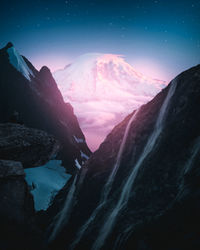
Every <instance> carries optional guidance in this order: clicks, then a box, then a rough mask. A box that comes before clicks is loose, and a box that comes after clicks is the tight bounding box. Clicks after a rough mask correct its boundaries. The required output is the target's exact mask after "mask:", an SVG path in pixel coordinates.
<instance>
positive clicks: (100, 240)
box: [92, 80, 177, 250]
mask: <svg viewBox="0 0 200 250" xmlns="http://www.w3.org/2000/svg"><path fill="white" fill-rule="evenodd" d="M176 85H177V81H176V80H173V81H172V82H171V86H170V88H169V90H168V94H167V96H166V98H165V100H164V102H163V104H162V106H161V109H160V112H159V115H158V118H157V121H156V124H155V127H154V130H153V132H152V134H151V136H150V137H149V138H148V141H147V143H146V145H145V147H144V150H143V152H142V154H141V156H140V158H139V160H138V161H137V163H136V165H135V166H134V168H133V170H132V172H131V174H130V175H129V177H128V179H127V181H126V182H125V184H124V187H123V189H122V193H121V195H120V197H119V200H118V202H117V205H116V206H115V208H114V209H113V210H112V211H111V212H110V214H109V215H108V216H107V217H106V219H105V223H104V224H103V226H102V227H101V229H100V231H99V235H98V237H97V239H96V241H95V242H94V244H93V246H92V249H93V250H98V249H100V248H101V247H102V246H103V244H104V241H105V240H106V238H107V236H108V235H109V233H110V231H111V230H112V227H113V226H114V224H115V221H116V218H117V215H118V214H119V212H120V211H121V209H122V208H123V207H125V206H126V205H127V203H128V200H129V196H130V192H131V190H132V187H133V184H134V181H135V179H136V176H137V173H138V170H139V169H140V166H141V165H142V163H143V161H144V159H145V158H146V157H147V156H148V155H149V153H150V152H151V151H152V149H153V147H154V145H155V143H156V141H157V139H158V137H159V135H160V132H161V131H162V127H163V126H162V125H163V120H164V118H165V114H166V110H167V107H168V105H169V103H170V100H171V98H172V96H173V94H174V92H175V89H176Z"/></svg>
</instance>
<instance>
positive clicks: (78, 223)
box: [51, 65, 200, 250]
mask: <svg viewBox="0 0 200 250" xmlns="http://www.w3.org/2000/svg"><path fill="white" fill-rule="evenodd" d="M173 86H174V93H172V96H171V98H169V102H168V103H167V105H165V104H166V103H165V102H166V100H167V99H168V95H169V93H170V91H171V90H170V89H171V88H173ZM199 106H200V66H199V65H198V66H196V67H194V68H191V69H189V70H187V71H185V72H183V73H182V74H180V75H179V76H178V77H176V79H175V80H173V81H172V82H171V83H170V84H169V85H168V87H167V88H165V89H164V90H163V91H162V92H161V93H159V94H158V95H157V96H156V97H155V98H154V99H153V100H152V101H150V102H149V103H148V104H146V105H143V106H142V107H141V108H140V110H139V111H138V112H137V115H136V118H135V119H133V122H132V123H131V124H130V130H129V133H128V137H127V140H126V143H125V146H124V150H123V153H122V157H121V161H120V165H119V168H118V170H117V173H116V176H115V178H114V181H113V183H112V187H111V189H110V192H109V194H108V196H107V199H106V202H105V204H104V205H103V206H102V207H101V209H99V211H98V213H97V214H96V216H95V217H94V219H93V220H92V221H91V222H90V223H89V225H88V227H86V230H84V233H83V234H82V237H80V239H79V240H77V239H78V236H79V235H80V229H81V228H82V226H83V225H84V224H85V222H86V221H88V220H90V218H91V215H93V214H94V211H95V209H96V208H97V207H98V204H99V201H100V199H101V198H100V197H101V196H102V195H103V194H102V193H101V192H102V190H103V192H105V189H103V187H105V183H106V181H107V180H108V177H109V175H110V173H111V171H112V169H113V167H114V166H115V164H116V159H117V154H118V152H119V149H120V145H121V142H122V139H123V135H124V132H125V129H126V127H127V124H128V122H129V120H130V119H131V117H132V115H133V114H132V115H130V116H128V117H127V118H126V119H124V121H122V122H121V123H120V124H119V125H117V126H116V127H115V128H114V129H113V130H112V132H111V133H110V134H109V135H108V136H107V138H106V140H105V141H104V142H103V143H102V144H101V146H100V148H99V150H97V151H96V152H95V153H94V154H93V155H92V156H91V158H90V159H89V160H88V162H87V164H86V165H85V166H84V167H83V169H82V175H80V178H81V177H82V176H83V175H85V177H84V181H83V183H82V184H81V185H80V184H79V182H77V191H76V195H75V200H76V203H75V205H74V207H73V213H72V215H71V218H70V220H69V222H68V224H67V225H65V227H64V229H63V230H62V232H61V233H60V234H59V235H58V236H57V239H56V240H55V241H54V242H52V245H51V247H52V248H53V249H65V248H64V247H66V246H67V245H68V246H70V245H71V246H73V247H72V249H91V248H92V246H93V249H136V250H140V249H149V250H150V249H151V250H154V249H159V250H160V249H166V250H171V249H177V250H178V249H180V250H182V249H188V250H189V249H199V246H200V240H199V237H198V235H199V233H200V232H199V227H198V225H199V222H200V216H199V213H198V211H199V209H200V204H199V198H200V186H199V176H200V168H199V166H200V157H199V152H200V139H199V138H200V125H199V124H200V113H199ZM161 111H162V112H163V117H162V119H161V122H160V123H161V124H160V125H159V126H158V124H159V121H158V120H159V119H160V116H161V114H160V113H161ZM158 129H159V132H157V137H155V136H154V137H153V136H152V135H154V134H155V131H156V130H158ZM155 138H156V139H155ZM151 139H152V141H151ZM154 139H155V141H153V140H154ZM147 146H148V150H147ZM150 146H151V149H149V148H150ZM145 152H147V153H145ZM144 156H145V157H144ZM141 159H142V160H141ZM138 162H139V163H140V164H138ZM136 166H139V169H138V171H137V172H136V171H135V170H134V167H136ZM133 171H135V172H134V173H135V175H133ZM131 176H133V177H134V181H133V183H131V182H132V180H131V179H130V177H131ZM128 182H130V183H131V186H130V190H129V191H130V192H129V193H127V192H126V190H125V187H127V186H126V184H127V183H128ZM109 188H110V187H109ZM127 190H128V189H127ZM122 194H123V195H124V197H125V198H126V199H125V198H124V197H122ZM63 195H64V194H63ZM63 198H64V197H63ZM120 199H122V200H123V203H122V206H121V207H120V209H118V212H117V213H113V211H115V212H116V210H115V209H116V208H117V206H118V208H119V204H120ZM114 215H115V220H114V222H113V224H112V227H111V230H110V231H109V232H108V234H107V235H106V237H105V238H104V239H103V243H102V242H101V244H102V246H101V247H100V248H98V247H97V245H95V244H94V242H96V240H97V239H99V237H100V234H101V232H102V229H103V228H104V225H106V222H107V221H109V220H110V219H111V217H112V216H114ZM106 230H108V228H106ZM106 230H105V231H106ZM159 238H160V239H161V240H160V239H159ZM100 239H101V237H100ZM76 241H77V242H76ZM74 242H76V244H73V243H74Z"/></svg>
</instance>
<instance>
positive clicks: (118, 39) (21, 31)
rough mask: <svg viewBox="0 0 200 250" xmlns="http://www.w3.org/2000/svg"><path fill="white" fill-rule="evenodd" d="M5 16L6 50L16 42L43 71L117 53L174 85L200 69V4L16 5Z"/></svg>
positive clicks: (5, 6)
mask: <svg viewBox="0 0 200 250" xmlns="http://www.w3.org/2000/svg"><path fill="white" fill-rule="evenodd" d="M0 16H1V23H2V24H3V25H1V27H0V34H1V40H0V46H1V47H3V46H5V44H6V43H7V42H8V41H11V42H13V43H14V45H15V46H16V48H17V49H18V50H19V51H20V52H21V53H22V54H23V55H25V56H26V57H27V58H28V59H29V60H30V61H31V62H32V63H33V64H34V65H35V66H36V67H37V68H38V69H39V68H40V67H41V66H43V65H47V66H49V67H50V69H51V70H52V71H55V70H57V69H59V68H63V67H64V66H66V65H67V64H68V63H70V62H72V61H73V60H75V58H76V57H78V56H80V55H82V54H85V53H94V52H95V53H111V54H120V55H124V56H125V58H126V61H127V62H128V63H129V64H131V65H132V66H133V67H135V68H136V69H137V70H139V71H141V72H142V73H145V74H147V75H150V76H151V77H154V78H159V79H163V80H166V81H169V80H171V79H172V78H173V77H174V76H176V75H177V74H178V73H180V72H181V71H183V70H185V69H187V68H189V67H192V66H194V65H196V64H198V63H200V57H199V54H200V32H199V30H200V1H199V0H198V1H197V0H192V1H189V0H178V1H174V0H173V1H172V0H168V1H165V0H153V1H152V0H131V1H126V0H125V1H120V0H118V1H114V0H109V1H103V0H101V1H100V0H96V1H92V0H91V1H88V0H85V1H82V0H67V1H65V0H64V1H60V0H59V1H54V0H51V1H39V0H34V1H25V0H22V1H14V0H10V1H2V2H1V9H0ZM143 65H144V66H143Z"/></svg>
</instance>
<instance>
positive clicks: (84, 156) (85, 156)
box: [80, 151, 89, 160]
mask: <svg viewBox="0 0 200 250" xmlns="http://www.w3.org/2000/svg"><path fill="white" fill-rule="evenodd" d="M80 152H81V157H82V158H85V159H86V160H88V159H89V156H87V155H86V154H84V153H83V152H82V151H80Z"/></svg>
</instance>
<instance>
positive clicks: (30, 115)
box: [0, 43, 90, 172]
mask: <svg viewBox="0 0 200 250" xmlns="http://www.w3.org/2000/svg"><path fill="white" fill-rule="evenodd" d="M7 121H14V122H21V123H24V124H25V125H27V126H28V127H33V128H39V129H42V130H45V131H47V132H49V133H50V134H53V135H55V137H56V138H57V139H58V140H59V141H60V143H61V150H60V151H59V153H58V155H57V158H58V159H61V160H62V161H63V164H64V166H65V168H66V169H67V171H69V172H73V171H74V170H75V169H76V168H77V167H76V165H77V161H78V162H79V164H80V165H81V164H82V162H83V161H85V160H86V159H85V157H83V154H86V155H88V156H89V155H90V150H89V148H88V147H87V144H86V142H85V137H84V135H83V133H82V131H81V129H80V127H79V124H78V121H77V118H76V116H75V115H74V113H73V108H72V106H71V105H70V104H69V103H65V102H64V100H63V98H62V95H61V93H60V91H59V89H58V88H57V84H56V82H55V80H54V78H53V77H52V75H51V72H50V70H49V69H48V68H47V67H46V66H44V67H42V68H41V70H40V71H37V70H36V69H35V68H34V66H33V65H32V64H31V63H30V62H29V61H28V60H27V59H26V58H25V57H23V56H21V55H20V54H19V53H18V52H17V50H16V49H15V48H14V47H13V45H12V44H11V43H8V44H7V46H6V47H5V48H3V49H1V50H0V122H7Z"/></svg>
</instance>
